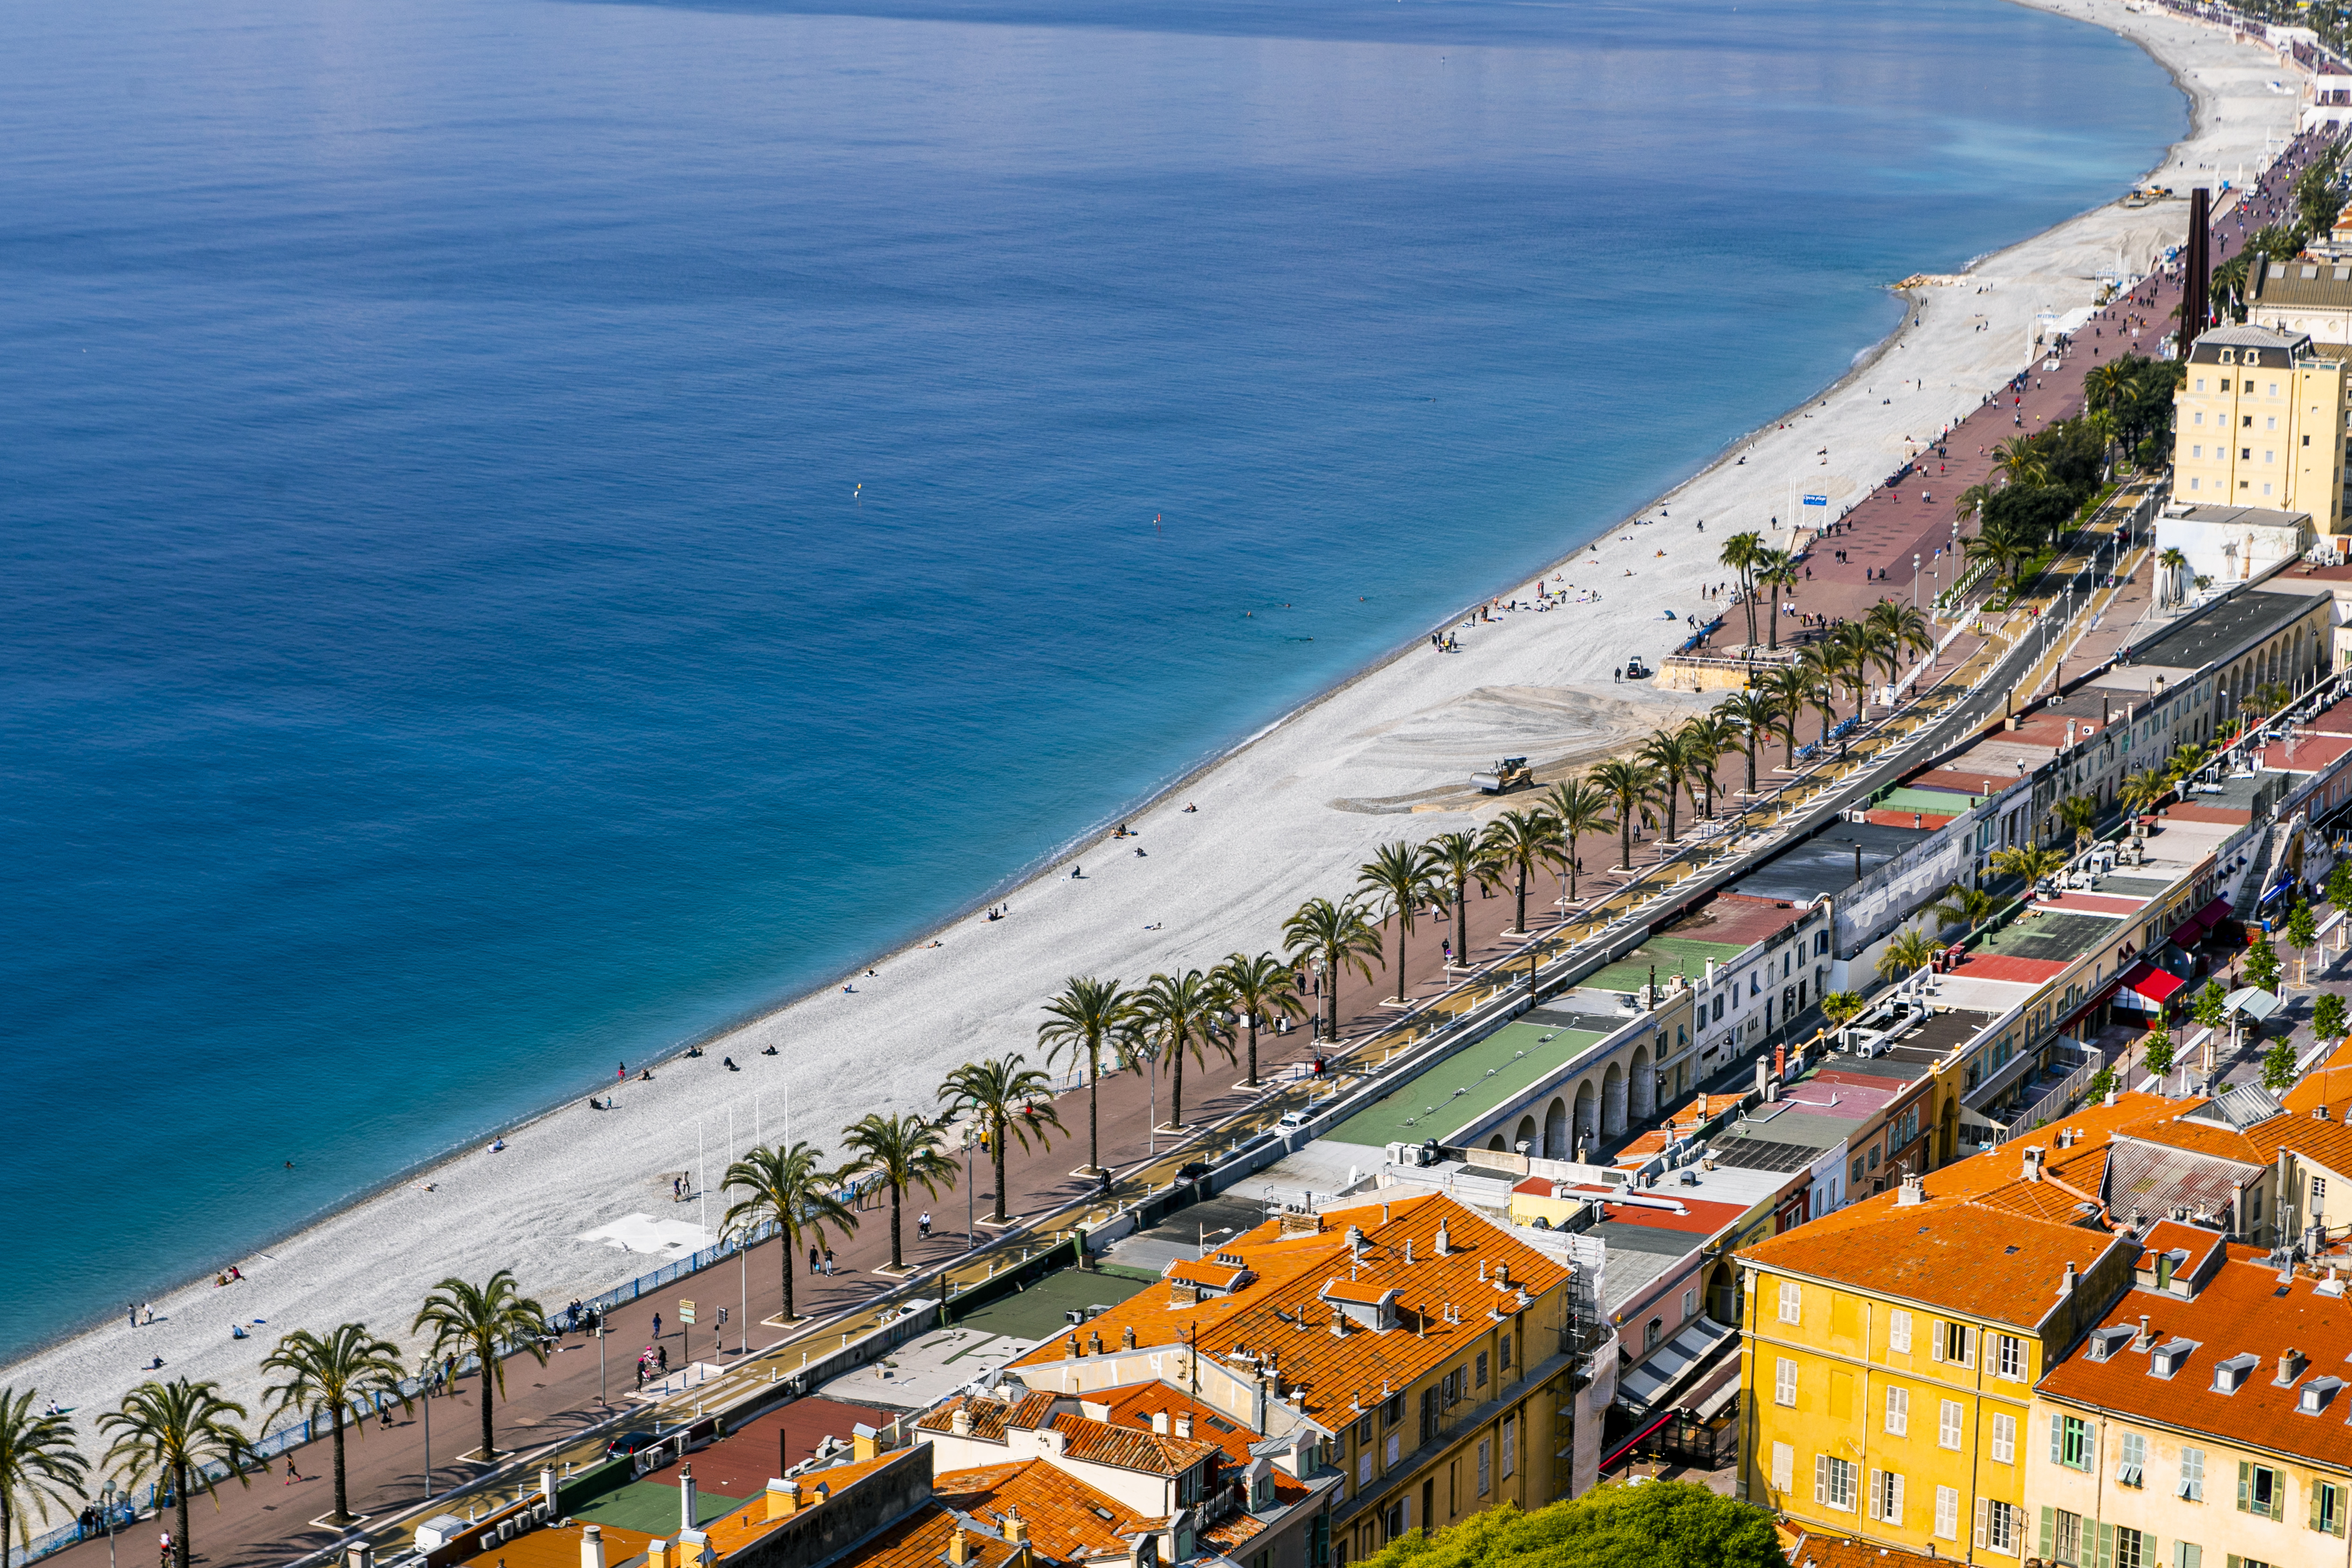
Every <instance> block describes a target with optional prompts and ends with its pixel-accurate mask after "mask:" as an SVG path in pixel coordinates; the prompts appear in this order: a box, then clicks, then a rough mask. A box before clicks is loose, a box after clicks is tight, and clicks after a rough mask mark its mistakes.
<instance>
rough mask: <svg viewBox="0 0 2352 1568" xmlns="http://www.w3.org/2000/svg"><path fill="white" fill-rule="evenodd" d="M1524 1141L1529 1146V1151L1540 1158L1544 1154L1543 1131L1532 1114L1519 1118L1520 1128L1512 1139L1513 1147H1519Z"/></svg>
mask: <svg viewBox="0 0 2352 1568" xmlns="http://www.w3.org/2000/svg"><path fill="white" fill-rule="evenodd" d="M1522 1143H1524V1144H1526V1145H1527V1146H1528V1153H1530V1154H1533V1155H1536V1156H1538V1158H1541V1157H1542V1156H1543V1152H1544V1144H1543V1133H1542V1132H1541V1131H1539V1130H1538V1128H1537V1126H1536V1119H1535V1118H1534V1117H1532V1116H1522V1117H1520V1118H1519V1130H1518V1131H1517V1134H1515V1135H1514V1136H1513V1138H1512V1140H1511V1147H1512V1148H1513V1149H1517V1147H1518V1146H1519V1145H1520V1144H1522Z"/></svg>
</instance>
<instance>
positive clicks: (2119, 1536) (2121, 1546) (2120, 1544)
mask: <svg viewBox="0 0 2352 1568" xmlns="http://www.w3.org/2000/svg"><path fill="white" fill-rule="evenodd" d="M2115 1531H2116V1547H2115V1561H2114V1563H2112V1564H2109V1565H2108V1568H2157V1565H2156V1564H2155V1563H2151V1562H2149V1561H2148V1557H2149V1552H2148V1548H2149V1545H2150V1538H2149V1537H2147V1536H2145V1535H2142V1534H2141V1533H2140V1532H2139V1531H2137V1530H2126V1529H2125V1528H2124V1527H2123V1526H2122V1525H2116V1526H2115ZM2105 1544H2106V1542H2105V1540H2104V1539H2103V1540H2102V1541H2101V1542H2100V1545H2101V1546H2102V1547H2104V1546H2105Z"/></svg>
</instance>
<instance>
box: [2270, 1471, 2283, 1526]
mask: <svg viewBox="0 0 2352 1568" xmlns="http://www.w3.org/2000/svg"><path fill="white" fill-rule="evenodd" d="M2285 1517H2286V1472H2285V1471H2284V1470H2273V1471H2272V1472H2271V1521H2272V1522H2273V1523H2276V1522H2277V1521H2280V1520H2283V1519H2284V1518H2285Z"/></svg>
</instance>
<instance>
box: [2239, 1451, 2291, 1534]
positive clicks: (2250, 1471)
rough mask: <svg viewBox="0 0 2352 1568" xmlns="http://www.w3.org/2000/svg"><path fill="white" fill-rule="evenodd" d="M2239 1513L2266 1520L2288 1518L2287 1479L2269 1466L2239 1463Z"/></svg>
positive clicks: (2242, 1461)
mask: <svg viewBox="0 0 2352 1568" xmlns="http://www.w3.org/2000/svg"><path fill="white" fill-rule="evenodd" d="M2238 1511H2239V1512H2240V1513H2256V1514H2260V1515H2262V1517H2263V1518H2264V1519H2273V1520H2275V1519H2284V1518H2285V1517H2286V1478H2285V1477H2284V1476H2283V1475H2281V1474H2280V1473H2279V1472H2278V1471H2276V1470H2274V1469H2273V1468H2270V1467H2269V1466H2268V1465H2257V1464H2253V1463H2252V1462H2250V1461H2248V1460H2245V1459H2241V1460H2239V1461H2238Z"/></svg>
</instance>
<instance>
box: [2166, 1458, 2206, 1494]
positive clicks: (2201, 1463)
mask: <svg viewBox="0 0 2352 1568" xmlns="http://www.w3.org/2000/svg"><path fill="white" fill-rule="evenodd" d="M2172 1495H2173V1496H2175V1497H2177V1498H2179V1499H2180V1500H2182V1501H2183V1502H2203V1501H2204V1500H2205V1450H2204V1449H2202V1448H2183V1449H2181V1450H2180V1479H2179V1481H2178V1482H2176V1483H2175V1484H2174V1486H2173V1489H2172Z"/></svg>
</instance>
